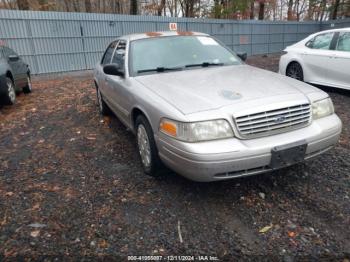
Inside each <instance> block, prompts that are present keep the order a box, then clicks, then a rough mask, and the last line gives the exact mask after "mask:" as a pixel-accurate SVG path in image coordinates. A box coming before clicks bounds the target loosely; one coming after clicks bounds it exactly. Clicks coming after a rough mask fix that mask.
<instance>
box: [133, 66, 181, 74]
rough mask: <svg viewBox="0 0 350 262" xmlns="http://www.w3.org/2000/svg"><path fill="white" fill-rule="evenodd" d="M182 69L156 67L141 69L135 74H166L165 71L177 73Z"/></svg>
mask: <svg viewBox="0 0 350 262" xmlns="http://www.w3.org/2000/svg"><path fill="white" fill-rule="evenodd" d="M182 69H183V68H182V67H157V68H151V69H142V70H138V71H137V73H146V72H160V73H161V72H166V71H177V70H182Z"/></svg>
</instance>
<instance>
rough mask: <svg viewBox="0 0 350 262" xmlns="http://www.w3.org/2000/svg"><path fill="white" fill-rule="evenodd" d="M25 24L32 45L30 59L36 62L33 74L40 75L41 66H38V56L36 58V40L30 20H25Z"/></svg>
mask: <svg viewBox="0 0 350 262" xmlns="http://www.w3.org/2000/svg"><path fill="white" fill-rule="evenodd" d="M24 21H25V23H26V31H27V35H28V38H29V43H30V50H31V53H32V54H31V55H30V57H32V59H33V60H32V61H33V62H34V66H33V67H34V68H31V69H32V71H31V73H34V74H38V73H39V65H38V60H37V56H36V53H35V45H34V38H33V33H32V29H31V26H30V20H29V19H25V20H24Z"/></svg>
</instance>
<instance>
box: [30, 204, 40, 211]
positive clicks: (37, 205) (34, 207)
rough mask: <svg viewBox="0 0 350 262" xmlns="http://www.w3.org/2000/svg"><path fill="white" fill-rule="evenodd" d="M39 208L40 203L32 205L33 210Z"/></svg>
mask: <svg viewBox="0 0 350 262" xmlns="http://www.w3.org/2000/svg"><path fill="white" fill-rule="evenodd" d="M39 208H40V205H39V203H37V204H35V205H34V206H33V207H32V210H37V209H39Z"/></svg>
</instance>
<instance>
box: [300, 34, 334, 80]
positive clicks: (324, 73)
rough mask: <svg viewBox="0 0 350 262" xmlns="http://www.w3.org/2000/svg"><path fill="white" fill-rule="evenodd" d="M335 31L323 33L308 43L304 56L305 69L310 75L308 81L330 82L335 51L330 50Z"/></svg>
mask: <svg viewBox="0 0 350 262" xmlns="http://www.w3.org/2000/svg"><path fill="white" fill-rule="evenodd" d="M333 39H334V33H333V32H329V33H323V34H319V35H317V36H315V37H314V38H313V39H311V40H310V41H309V42H307V43H306V47H307V48H305V49H303V53H302V57H303V62H304V71H305V74H306V75H307V76H308V79H305V80H306V81H308V82H312V83H319V84H325V83H327V82H328V80H327V78H328V70H329V62H330V60H331V59H332V56H333V51H332V50H330V48H331V46H332V42H333V41H334V40H333Z"/></svg>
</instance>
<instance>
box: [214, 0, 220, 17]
mask: <svg viewBox="0 0 350 262" xmlns="http://www.w3.org/2000/svg"><path fill="white" fill-rule="evenodd" d="M220 17H221V7H220V2H219V0H214V18H220Z"/></svg>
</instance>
